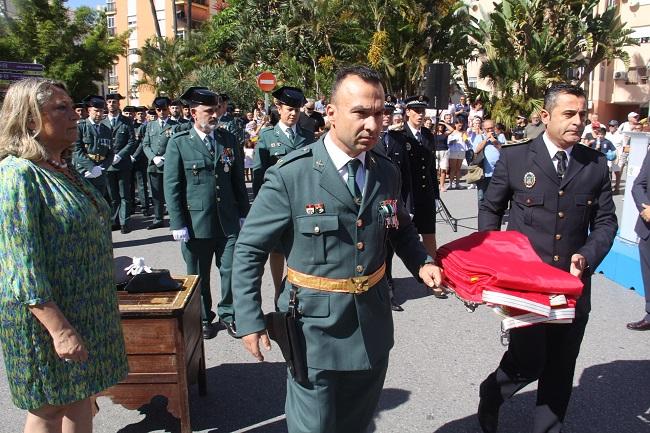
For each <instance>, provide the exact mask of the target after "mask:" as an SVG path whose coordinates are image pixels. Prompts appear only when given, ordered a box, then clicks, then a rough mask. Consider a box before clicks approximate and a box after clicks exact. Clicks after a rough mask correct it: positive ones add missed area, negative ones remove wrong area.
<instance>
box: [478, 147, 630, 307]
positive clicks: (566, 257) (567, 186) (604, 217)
mask: <svg viewBox="0 0 650 433" xmlns="http://www.w3.org/2000/svg"><path fill="white" fill-rule="evenodd" d="M509 202H510V203H511V207H510V216H509V217H508V230H517V231H519V232H521V233H523V234H524V235H526V236H528V239H529V240H530V243H531V244H532V246H533V248H534V249H535V251H536V252H537V254H538V255H539V256H540V257H541V259H542V261H544V262H545V263H548V264H551V265H553V266H555V267H557V268H559V269H563V270H565V271H568V270H569V269H570V265H571V256H572V255H573V254H576V253H578V254H582V255H583V256H584V257H585V258H586V260H587V264H588V265H589V268H588V269H587V270H586V271H585V272H584V273H583V282H584V283H585V287H584V290H583V294H582V296H581V297H580V299H579V300H578V304H577V306H576V315H577V316H584V315H586V314H588V313H589V311H590V309H591V302H590V292H591V284H590V281H591V278H590V277H591V273H592V272H593V271H594V270H595V269H596V268H597V267H598V265H599V264H600V262H601V261H602V260H603V259H604V258H605V255H606V254H607V252H608V251H609V249H610V248H611V246H612V243H613V241H614V237H615V236H616V230H617V227H618V224H617V220H616V214H615V207H614V202H613V201H612V192H611V185H610V180H609V171H608V168H607V161H606V159H605V156H604V155H603V154H602V153H600V152H596V151H594V150H592V149H589V148H588V147H586V146H583V145H581V144H576V145H575V146H573V150H572V152H571V158H570V161H569V165H568V167H567V172H566V174H565V175H564V177H563V178H562V179H560V178H559V177H558V176H557V171H556V169H555V167H554V165H553V161H552V160H551V157H550V155H549V153H548V150H547V148H546V145H545V144H544V140H543V136H542V135H540V136H539V137H537V138H536V139H535V140H533V141H530V142H526V143H524V144H519V145H513V146H506V147H503V148H502V151H501V156H500V158H499V161H498V162H497V164H496V167H495V170H494V174H493V175H492V180H491V182H490V186H489V188H488V190H487V193H486V195H485V198H484V200H483V201H482V202H481V205H480V209H479V215H478V227H479V230H499V229H500V227H501V217H502V216H503V213H504V211H505V210H506V209H507V207H508V203H509ZM507 254H508V253H507V251H504V257H507Z"/></svg>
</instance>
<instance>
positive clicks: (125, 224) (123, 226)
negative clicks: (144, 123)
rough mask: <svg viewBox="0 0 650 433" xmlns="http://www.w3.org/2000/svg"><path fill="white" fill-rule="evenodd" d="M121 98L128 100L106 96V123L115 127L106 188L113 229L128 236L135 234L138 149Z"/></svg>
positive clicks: (118, 96)
mask: <svg viewBox="0 0 650 433" xmlns="http://www.w3.org/2000/svg"><path fill="white" fill-rule="evenodd" d="M121 99H124V97H123V96H122V95H120V94H119V93H110V94H108V95H106V105H107V108H108V116H106V118H105V119H104V120H103V121H102V124H104V125H106V126H107V127H109V128H111V131H112V134H113V152H114V155H113V162H112V164H111V165H109V166H108V168H107V170H106V180H107V184H106V186H107V190H108V197H109V198H110V203H111V209H112V211H113V230H117V229H120V231H121V232H122V233H123V234H126V233H128V232H130V231H131V230H130V229H129V218H130V217H131V208H132V202H131V170H132V169H133V162H132V161H131V155H132V154H133V152H135V150H136V141H135V132H134V130H133V123H132V121H131V119H130V118H128V117H126V116H124V115H123V114H122V113H121V112H120V100H121Z"/></svg>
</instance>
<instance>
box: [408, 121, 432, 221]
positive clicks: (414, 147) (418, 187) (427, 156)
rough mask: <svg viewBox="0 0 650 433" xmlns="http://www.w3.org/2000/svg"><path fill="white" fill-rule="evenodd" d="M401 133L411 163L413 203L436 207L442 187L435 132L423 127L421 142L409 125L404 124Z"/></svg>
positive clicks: (416, 205)
mask: <svg viewBox="0 0 650 433" xmlns="http://www.w3.org/2000/svg"><path fill="white" fill-rule="evenodd" d="M401 133H402V136H403V137H404V138H405V140H406V143H405V147H406V150H407V152H408V154H409V159H410V164H411V178H412V185H411V186H412V188H413V190H412V194H413V205H414V206H415V207H418V205H421V206H429V205H431V206H434V209H435V199H438V198H440V189H439V186H438V173H437V171H436V146H435V141H434V137H433V134H432V133H431V131H429V130H428V129H427V128H425V127H422V128H421V129H420V133H421V134H422V143H420V142H419V141H418V140H417V139H416V138H415V136H414V135H413V133H412V132H411V128H410V127H409V126H408V125H406V124H404V128H403V129H402V130H401Z"/></svg>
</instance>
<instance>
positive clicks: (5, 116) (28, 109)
mask: <svg viewBox="0 0 650 433" xmlns="http://www.w3.org/2000/svg"><path fill="white" fill-rule="evenodd" d="M55 88H59V89H62V90H64V91H67V90H66V88H65V85H64V84H63V83H61V82H59V81H55V80H48V79H45V78H26V79H24V80H20V81H17V82H15V83H13V84H12V85H11V86H9V89H7V94H6V96H5V99H4V102H3V104H2V109H0V119H2V122H0V160H3V159H4V158H6V157H7V156H8V155H13V156H17V157H19V158H25V159H29V160H30V161H34V162H38V161H42V160H44V159H47V158H48V153H47V149H46V148H45V147H44V146H43V145H42V144H41V143H39V142H38V140H37V139H36V137H38V134H39V133H40V132H41V128H42V127H43V118H42V116H41V110H42V108H43V106H44V105H45V104H46V103H47V102H48V101H49V100H50V98H51V97H52V94H53V93H54V89H55ZM32 121H33V122H34V129H30V128H29V124H30V122H32Z"/></svg>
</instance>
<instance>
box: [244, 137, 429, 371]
mask: <svg viewBox="0 0 650 433" xmlns="http://www.w3.org/2000/svg"><path fill="white" fill-rule="evenodd" d="M366 161H367V163H366V168H367V170H368V172H367V175H366V189H365V192H364V196H363V201H362V203H361V206H360V208H359V207H357V205H355V204H354V201H353V199H352V196H351V194H350V192H349V191H348V189H347V186H346V185H345V183H344V182H343V179H342V178H341V176H340V175H339V173H338V171H337V170H336V168H335V167H334V164H333V163H332V161H331V160H330V157H329V155H328V153H327V151H326V149H325V145H324V144H323V140H322V139H320V140H319V141H317V142H316V143H314V144H312V145H309V146H306V147H303V148H302V149H300V150H298V151H296V152H293V153H291V154H290V155H288V156H287V157H286V158H283V159H281V160H280V161H278V164H277V165H275V166H273V167H271V168H270V169H269V170H268V171H267V172H266V179H265V182H264V185H263V186H262V189H261V190H260V193H259V195H258V196H257V198H256V199H255V201H254V202H253V206H252V208H251V211H250V213H249V216H248V218H247V219H246V224H245V225H244V227H243V229H242V232H241V233H240V234H239V238H238V241H237V244H236V246H235V259H234V264H233V273H232V275H233V282H232V287H233V295H234V301H235V302H234V304H235V311H236V312H237V334H238V335H247V334H251V333H253V332H257V331H260V330H262V329H264V328H265V325H264V319H263V313H262V305H261V296H260V285H261V280H262V273H263V269H264V263H265V262H266V257H267V255H268V253H269V251H271V250H272V249H273V248H274V247H275V246H276V245H277V244H278V243H280V244H281V246H282V251H285V252H286V254H287V265H288V266H289V267H290V268H293V269H295V270H297V271H299V272H303V273H306V274H309V275H314V276H323V277H328V278H350V277H358V276H362V275H369V274H371V273H373V272H374V271H375V270H377V269H379V268H380V267H381V266H382V265H383V263H384V261H385V260H386V242H387V241H389V240H390V241H391V243H392V245H393V246H394V248H395V251H396V252H397V254H398V255H399V256H400V257H401V258H402V259H403V260H404V262H405V263H406V265H407V267H408V269H409V270H410V271H411V272H412V273H413V274H414V275H417V274H418V271H419V269H420V266H421V265H422V264H424V263H425V262H426V261H427V259H428V256H427V253H426V250H425V249H424V247H423V246H422V244H421V243H420V242H419V239H418V235H417V232H416V230H415V228H414V226H413V225H412V223H411V219H410V217H409V215H408V213H407V212H406V211H405V209H403V208H402V207H401V206H400V205H399V204H398V206H397V208H398V212H397V216H398V219H399V228H398V229H388V228H386V226H385V224H384V218H383V216H382V215H381V213H380V203H381V202H382V201H384V200H388V199H394V200H397V201H398V203H399V197H400V181H399V176H400V175H399V171H398V169H397V168H396V167H395V166H394V165H393V163H392V162H391V161H390V160H389V159H388V158H386V157H385V156H383V155H381V154H379V153H378V152H375V151H374V150H373V151H371V152H369V153H368V156H367V159H366ZM314 204H322V207H323V208H324V211H323V212H322V213H318V212H317V211H316V212H313V213H312V214H310V213H308V211H307V209H308V207H309V206H310V205H311V206H313V205H314ZM296 288H297V290H298V293H297V298H298V311H299V312H300V314H301V318H300V322H301V324H302V326H301V333H302V335H303V336H304V346H303V350H306V355H307V365H308V366H309V367H312V368H318V369H324V370H339V371H349V370H366V369H369V368H371V367H373V366H375V365H377V364H378V363H379V362H381V361H385V360H386V356H387V355H388V352H389V350H390V349H391V347H392V346H393V319H392V315H391V308H390V300H389V295H388V283H387V282H386V278H383V279H382V280H381V281H380V282H379V283H378V284H376V285H375V286H374V287H372V288H370V290H369V291H367V292H366V293H363V294H360V295H352V294H347V293H333V292H325V291H316V290H311V289H306V288H300V287H296ZM289 289H290V283H288V282H286V281H285V284H284V287H283V291H282V293H281V295H280V299H279V307H280V310H281V311H287V308H288V297H289Z"/></svg>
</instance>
